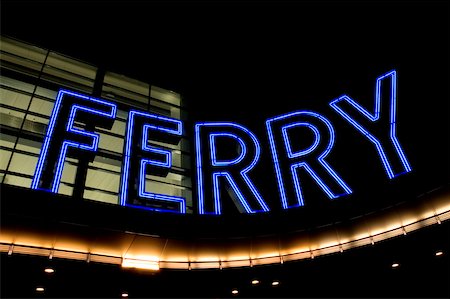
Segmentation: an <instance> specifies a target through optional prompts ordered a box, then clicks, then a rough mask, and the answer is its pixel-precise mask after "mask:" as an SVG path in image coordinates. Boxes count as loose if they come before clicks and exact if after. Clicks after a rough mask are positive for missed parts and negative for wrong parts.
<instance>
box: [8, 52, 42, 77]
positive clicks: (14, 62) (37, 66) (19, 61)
mask: <svg viewBox="0 0 450 299" xmlns="http://www.w3.org/2000/svg"><path fill="white" fill-rule="evenodd" d="M1 62H2V63H1V66H2V68H3V67H4V68H8V69H14V70H16V71H19V72H21V71H22V72H26V73H27V75H30V76H33V77H37V76H38V74H39V72H40V71H41V69H42V64H41V63H39V62H35V61H32V60H25V59H23V58H22V57H17V56H15V55H11V54H5V53H1ZM21 68H22V70H20V69H21ZM23 68H25V70H23Z"/></svg>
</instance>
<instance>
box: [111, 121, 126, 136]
mask: <svg viewBox="0 0 450 299" xmlns="http://www.w3.org/2000/svg"><path fill="white" fill-rule="evenodd" d="M125 126H126V124H125V122H124V121H121V120H118V119H116V120H115V121H114V124H113V126H112V128H111V130H110V131H111V132H112V133H114V134H119V135H122V136H125Z"/></svg>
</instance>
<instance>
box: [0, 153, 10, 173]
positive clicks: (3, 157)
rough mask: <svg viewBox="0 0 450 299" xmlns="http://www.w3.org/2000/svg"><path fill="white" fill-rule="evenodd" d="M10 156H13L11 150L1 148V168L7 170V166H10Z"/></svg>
mask: <svg viewBox="0 0 450 299" xmlns="http://www.w3.org/2000/svg"><path fill="white" fill-rule="evenodd" d="M10 157H11V152H10V151H7V150H3V149H0V169H1V170H6V167H7V166H8V162H9V158H10Z"/></svg>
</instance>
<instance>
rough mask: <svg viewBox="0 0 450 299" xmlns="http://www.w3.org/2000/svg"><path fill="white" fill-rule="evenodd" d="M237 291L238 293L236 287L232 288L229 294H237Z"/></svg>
mask: <svg viewBox="0 0 450 299" xmlns="http://www.w3.org/2000/svg"><path fill="white" fill-rule="evenodd" d="M238 293H239V291H238V290H236V289H234V290H232V291H231V294H233V295H237V294H238Z"/></svg>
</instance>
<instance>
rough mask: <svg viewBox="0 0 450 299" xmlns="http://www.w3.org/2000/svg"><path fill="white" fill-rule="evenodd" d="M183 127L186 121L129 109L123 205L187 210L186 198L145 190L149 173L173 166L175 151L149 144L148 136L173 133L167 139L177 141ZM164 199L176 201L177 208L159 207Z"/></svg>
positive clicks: (166, 170) (166, 135) (157, 173)
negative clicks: (183, 122) (173, 152)
mask: <svg viewBox="0 0 450 299" xmlns="http://www.w3.org/2000/svg"><path fill="white" fill-rule="evenodd" d="M182 131H183V124H182V122H181V121H180V120H177V119H173V118H169V117H163V116H159V115H156V114H151V113H145V112H139V111H134V110H132V111H130V113H129V116H128V124H127V132H126V136H125V139H126V142H125V152H124V158H123V165H124V167H123V169H122V178H121V188H120V204H121V205H123V206H129V207H133V208H141V209H146V210H152V211H158V212H178V213H186V199H185V198H183V197H179V196H170V195H165V194H157V193H152V192H148V191H146V190H145V181H146V175H147V174H155V175H161V176H165V175H167V173H168V172H169V170H170V168H171V167H172V152H171V151H170V150H167V149H163V148H157V147H155V146H150V145H149V144H148V142H149V140H151V139H153V140H158V139H164V138H165V137H172V139H170V138H166V141H167V142H171V143H175V144H176V143H178V141H179V140H180V138H181V135H182ZM174 137H175V138H174ZM136 186H137V188H136ZM162 203H165V204H172V205H175V209H174V210H171V209H167V208H164V207H160V206H159V205H161V204H162Z"/></svg>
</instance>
